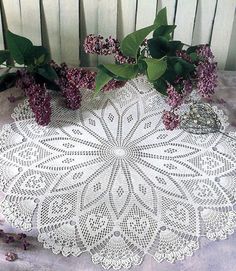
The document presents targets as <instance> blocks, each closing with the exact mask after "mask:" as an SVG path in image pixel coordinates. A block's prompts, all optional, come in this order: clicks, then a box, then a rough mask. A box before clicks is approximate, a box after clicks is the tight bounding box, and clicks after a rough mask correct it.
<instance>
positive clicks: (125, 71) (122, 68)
mask: <svg viewBox="0 0 236 271" xmlns="http://www.w3.org/2000/svg"><path fill="white" fill-rule="evenodd" d="M103 66H104V67H105V68H106V69H107V70H108V71H109V72H111V73H112V74H114V75H116V76H119V77H122V78H124V79H132V78H134V77H136V75H137V73H138V65H137V64H121V65H117V64H104V65H103Z"/></svg>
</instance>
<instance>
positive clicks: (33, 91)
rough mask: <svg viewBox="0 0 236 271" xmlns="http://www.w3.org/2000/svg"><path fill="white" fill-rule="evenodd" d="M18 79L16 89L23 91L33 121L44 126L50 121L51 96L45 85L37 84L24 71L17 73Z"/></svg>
mask: <svg viewBox="0 0 236 271" xmlns="http://www.w3.org/2000/svg"><path fill="white" fill-rule="evenodd" d="M17 74H18V79H17V81H16V87H19V88H21V89H23V90H24V93H25V95H26V96H27V98H28V101H29V106H30V108H31V110H32V112H33V113H34V116H35V120H36V122H37V123H38V124H39V125H42V126H46V125H48V124H49V122H50V119H51V114H52V110H51V103H50V101H51V96H50V95H49V93H48V91H47V89H46V86H45V84H44V85H42V84H37V83H36V81H35V78H34V77H33V75H32V74H30V73H29V72H28V71H27V70H26V69H21V70H18V71H17Z"/></svg>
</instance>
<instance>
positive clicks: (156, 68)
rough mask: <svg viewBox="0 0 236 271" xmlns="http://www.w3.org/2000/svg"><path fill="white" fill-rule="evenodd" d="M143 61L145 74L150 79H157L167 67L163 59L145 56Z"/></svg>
mask: <svg viewBox="0 0 236 271" xmlns="http://www.w3.org/2000/svg"><path fill="white" fill-rule="evenodd" d="M143 61H145V62H146V63H147V75H148V79H149V80H150V81H155V80H157V79H159V78H160V77H161V76H162V75H163V74H164V73H165V71H166V69H167V62H166V60H165V59H155V58H146V59H144V60H143Z"/></svg>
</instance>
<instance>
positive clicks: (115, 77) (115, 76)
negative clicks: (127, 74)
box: [97, 64, 127, 81]
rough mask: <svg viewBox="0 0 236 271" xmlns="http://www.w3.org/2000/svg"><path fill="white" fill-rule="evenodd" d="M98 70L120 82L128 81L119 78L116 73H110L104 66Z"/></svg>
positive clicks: (99, 66) (101, 65) (100, 66)
mask: <svg viewBox="0 0 236 271" xmlns="http://www.w3.org/2000/svg"><path fill="white" fill-rule="evenodd" d="M117 65H118V64H117ZM97 68H98V69H99V70H102V71H103V72H105V73H106V74H108V75H110V77H112V78H114V79H116V80H119V81H126V80H127V79H126V78H123V77H120V76H117V75H115V74H114V73H112V72H110V71H109V70H108V69H106V68H105V67H104V65H103V64H99V65H98V66H97Z"/></svg>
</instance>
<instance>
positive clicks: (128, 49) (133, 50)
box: [120, 24, 157, 59]
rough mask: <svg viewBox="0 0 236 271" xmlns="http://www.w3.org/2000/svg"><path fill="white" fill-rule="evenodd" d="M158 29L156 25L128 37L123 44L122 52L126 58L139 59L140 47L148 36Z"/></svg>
mask: <svg viewBox="0 0 236 271" xmlns="http://www.w3.org/2000/svg"><path fill="white" fill-rule="evenodd" d="M156 28H157V26H156V25H155V24H154V25H150V26H148V27H145V28H142V29H139V30H137V31H135V32H133V33H131V34H129V35H127V36H126V37H125V38H124V39H123V40H122V42H121V46H120V48H121V52H122V53H123V54H124V55H125V56H130V57H133V58H135V59H137V55H138V50H139V46H140V45H141V44H142V42H143V40H144V39H145V38H146V36H147V35H148V34H149V33H151V32H152V31H153V30H155V29H156Z"/></svg>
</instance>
